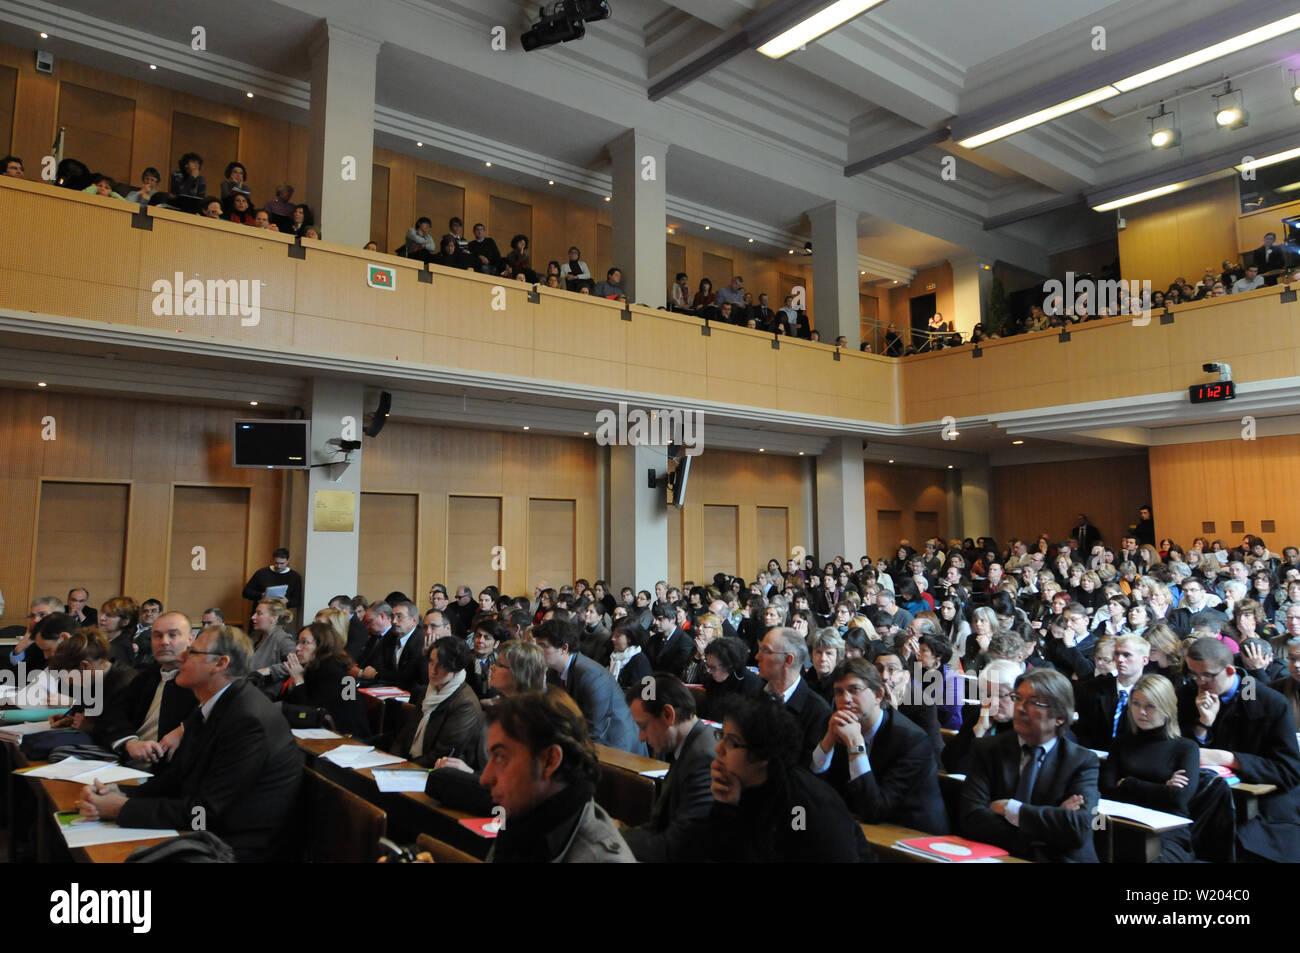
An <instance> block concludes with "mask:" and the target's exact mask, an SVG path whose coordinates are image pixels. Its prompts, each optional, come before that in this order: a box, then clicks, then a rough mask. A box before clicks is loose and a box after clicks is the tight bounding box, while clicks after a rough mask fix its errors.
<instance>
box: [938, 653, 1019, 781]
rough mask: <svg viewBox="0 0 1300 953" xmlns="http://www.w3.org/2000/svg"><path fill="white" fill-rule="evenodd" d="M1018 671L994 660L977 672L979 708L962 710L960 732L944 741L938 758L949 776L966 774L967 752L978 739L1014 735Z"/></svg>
mask: <svg viewBox="0 0 1300 953" xmlns="http://www.w3.org/2000/svg"><path fill="white" fill-rule="evenodd" d="M1021 673H1022V668H1021V666H1020V664H1019V663H1017V662H1012V661H1010V660H1008V659H994V660H993V661H991V662H989V664H988V665H986V666H984V668H982V669H980V674H979V704H978V705H966V706H965V707H964V708H963V709H962V723H961V728H959V729H958V730H957V734H956V735H955V736H954V737H952V738H950V739H948V743H947V744H946V745H945V746H944V749H943V754H942V756H941V758H942V762H943V769H944V770H945V771H947V772H948V773H949V774H967V773H968V772H969V766H970V753H971V748H972V746H973V745H974V744H975V742H976V741H978V740H979V739H980V738H986V737H992V736H995V735H998V734H1001V733H1004V732H1006V733H1014V732H1015V724H1014V722H1013V718H1014V716H1015V710H1016V700H1015V699H1016V679H1018V678H1019V677H1020V675H1021Z"/></svg>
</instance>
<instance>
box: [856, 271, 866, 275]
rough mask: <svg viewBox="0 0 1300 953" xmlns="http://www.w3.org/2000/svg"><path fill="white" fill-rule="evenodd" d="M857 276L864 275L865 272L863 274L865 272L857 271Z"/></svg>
mask: <svg viewBox="0 0 1300 953" xmlns="http://www.w3.org/2000/svg"><path fill="white" fill-rule="evenodd" d="M858 274H859V275H865V274H866V272H865V271H859V272H858Z"/></svg>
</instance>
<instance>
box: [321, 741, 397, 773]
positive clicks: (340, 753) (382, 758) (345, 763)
mask: <svg viewBox="0 0 1300 953" xmlns="http://www.w3.org/2000/svg"><path fill="white" fill-rule="evenodd" d="M321 757H322V758H324V759H325V760H326V761H332V762H333V763H334V764H337V765H338V766H339V767H342V768H352V769H353V770H357V769H359V768H377V767H380V766H381V765H385V764H401V763H402V762H403V761H405V760H406V759H405V758H399V757H398V756H397V755H394V754H387V753H385V752H383V751H376V750H375V749H374V746H373V745H339V746H338V747H337V748H332V749H331V750H329V751H327V752H325V753H324V754H323V755H321Z"/></svg>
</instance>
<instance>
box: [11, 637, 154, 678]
mask: <svg viewBox="0 0 1300 953" xmlns="http://www.w3.org/2000/svg"><path fill="white" fill-rule="evenodd" d="M108 651H109V657H110V658H111V659H112V660H113V662H114V663H115V664H117V665H125V666H126V667H127V668H141V667H142V666H143V665H144V663H145V662H147V661H150V660H152V658H153V655H152V653H151V654H149V655H143V654H142V653H141V652H140V645H139V643H138V642H136V640H135V632H134V631H130V632H128V631H127V630H125V629H123V630H122V631H121V632H119V633H118V634H117V635H116V636H115V637H114V638H113V641H111V642H109V643H108ZM31 654H32V650H31V649H28V650H27V655H28V656H31ZM36 654H37V655H39V654H40V650H37V652H36ZM27 667H28V669H31V668H32V665H31V661H30V658H29V659H28V663H27ZM43 667H44V666H42V668H43Z"/></svg>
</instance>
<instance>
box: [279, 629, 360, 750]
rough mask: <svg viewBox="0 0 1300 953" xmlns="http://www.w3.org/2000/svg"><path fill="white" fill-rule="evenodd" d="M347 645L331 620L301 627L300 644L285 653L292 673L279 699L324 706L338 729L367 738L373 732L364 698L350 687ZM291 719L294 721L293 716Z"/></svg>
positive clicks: (350, 664)
mask: <svg viewBox="0 0 1300 953" xmlns="http://www.w3.org/2000/svg"><path fill="white" fill-rule="evenodd" d="M344 646H345V642H344V640H343V639H342V637H340V635H339V632H338V629H337V628H336V627H335V626H333V625H331V624H330V623H329V622H323V621H322V622H313V623H312V624H311V625H309V626H307V627H306V628H304V629H302V630H301V631H300V632H299V633H298V647H297V648H296V649H294V651H292V652H290V653H289V654H288V655H287V656H285V659H284V665H285V668H287V669H288V670H289V677H288V678H286V679H285V680H284V685H282V686H281V688H280V696H279V698H277V699H276V701H279V702H283V703H284V704H286V705H303V706H306V707H308V708H324V709H325V710H326V711H327V712H328V713H329V716H330V718H332V719H333V720H334V730H335V731H338V732H341V733H342V734H345V735H351V736H352V737H354V738H358V739H360V740H363V741H364V740H366V739H367V738H369V736H370V725H369V722H368V721H367V719H366V710H365V707H364V706H363V705H362V703H361V699H360V698H358V697H357V693H356V692H355V691H349V690H348V687H347V686H348V684H351V680H350V679H348V671H349V670H350V669H351V668H352V659H350V658H349V657H348V653H347V652H346V651H344ZM345 679H347V680H348V682H347V684H345ZM289 720H290V723H291V724H292V722H293V719H292V717H291V718H290V719H289Z"/></svg>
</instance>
